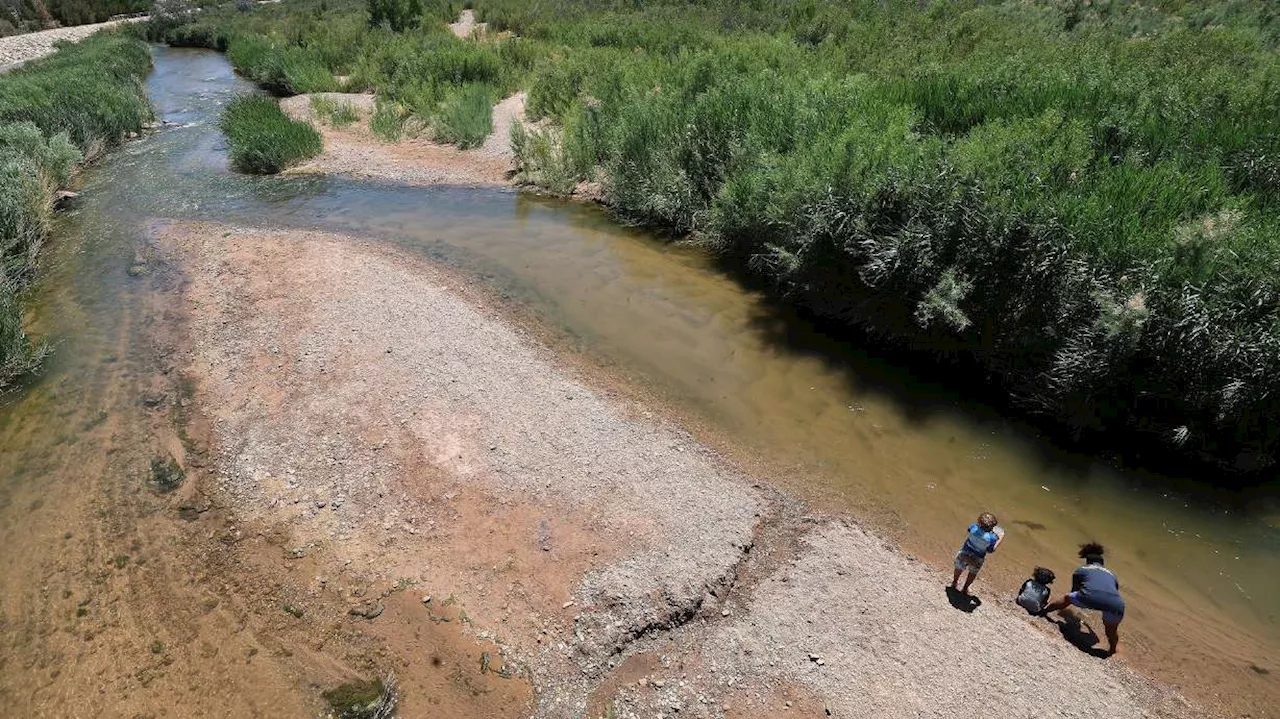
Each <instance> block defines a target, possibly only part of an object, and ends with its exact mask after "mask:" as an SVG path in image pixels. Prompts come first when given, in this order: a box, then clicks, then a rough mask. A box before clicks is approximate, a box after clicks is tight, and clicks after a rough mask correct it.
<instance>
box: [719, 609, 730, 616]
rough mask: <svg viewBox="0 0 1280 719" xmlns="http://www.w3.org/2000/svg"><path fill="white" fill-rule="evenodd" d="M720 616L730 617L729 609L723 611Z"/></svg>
mask: <svg viewBox="0 0 1280 719" xmlns="http://www.w3.org/2000/svg"><path fill="white" fill-rule="evenodd" d="M720 616H722V617H727V616H729V610H728V609H725V610H722V611H721V612H720Z"/></svg>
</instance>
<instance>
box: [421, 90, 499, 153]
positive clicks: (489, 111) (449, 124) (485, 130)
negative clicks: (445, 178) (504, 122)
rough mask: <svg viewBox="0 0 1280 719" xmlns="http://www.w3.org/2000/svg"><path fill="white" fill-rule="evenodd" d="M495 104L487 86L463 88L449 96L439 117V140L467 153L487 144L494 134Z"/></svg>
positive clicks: (437, 121) (441, 108) (437, 129)
mask: <svg viewBox="0 0 1280 719" xmlns="http://www.w3.org/2000/svg"><path fill="white" fill-rule="evenodd" d="M493 103H494V99H493V91H492V89H491V88H489V87H488V86H486V85H481V84H473V85H464V86H463V87H461V88H458V89H457V90H454V91H452V92H450V93H449V95H448V97H447V98H446V99H445V100H444V102H442V103H441V106H440V111H439V113H438V115H437V116H436V120H435V125H434V128H435V137H436V139H437V140H439V141H441V142H447V143H450V144H453V145H457V146H458V147H459V148H461V149H464V150H466V149H470V148H473V147H479V146H480V145H482V144H484V140H485V138H486V137H488V136H489V133H490V132H492V131H493Z"/></svg>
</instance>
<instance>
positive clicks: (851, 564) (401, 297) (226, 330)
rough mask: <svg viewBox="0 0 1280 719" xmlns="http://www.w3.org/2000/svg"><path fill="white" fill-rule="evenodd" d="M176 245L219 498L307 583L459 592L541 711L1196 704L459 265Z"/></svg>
mask: <svg viewBox="0 0 1280 719" xmlns="http://www.w3.org/2000/svg"><path fill="white" fill-rule="evenodd" d="M160 245H161V247H163V248H165V251H166V252H167V253H169V254H170V256H171V258H172V259H173V261H174V262H175V263H176V264H177V265H178V266H180V267H182V268H183V270H182V271H183V274H184V276H185V278H186V280H185V284H184V289H183V300H184V306H185V307H187V308H189V312H190V314H189V319H188V323H189V324H187V327H188V335H187V336H188V338H189V339H188V341H187V354H186V355H185V360H184V364H185V365H186V368H187V370H186V371H187V372H188V373H189V375H190V376H191V377H192V378H193V379H194V381H195V385H196V393H195V400H196V406H197V407H199V408H200V410H201V412H202V413H203V417H204V423H206V424H207V426H208V427H210V428H211V442H212V446H213V448H214V449H213V451H212V454H213V455H214V456H215V457H216V459H214V460H212V461H213V466H214V468H215V469H214V472H213V476H212V477H211V487H212V488H213V489H212V491H215V492H216V493H217V496H218V498H219V501H222V502H225V503H226V507H227V510H228V512H230V513H231V514H232V515H234V516H235V517H236V518H237V522H243V523H245V524H248V525H252V526H257V527H261V528H263V529H262V530H261V531H263V532H265V533H266V534H267V535H269V536H280V537H283V536H287V537H288V538H287V540H285V539H282V540H281V541H282V544H281V546H282V547H283V548H284V549H282V550H281V551H285V552H296V553H298V554H300V555H302V556H304V557H306V558H307V561H310V562H312V563H313V565H312V566H313V567H314V568H313V569H310V570H309V571H314V572H315V579H313V580H312V581H310V582H309V583H305V584H306V587H307V591H309V592H310V593H311V594H312V596H314V597H316V598H317V601H326V602H329V603H330V604H333V605H338V604H340V603H341V602H343V601H350V602H352V603H353V604H356V605H359V604H361V603H362V602H363V601H364V599H363V598H353V597H350V596H349V594H348V593H347V588H346V587H345V585H344V583H343V582H339V581H334V580H333V578H334V577H337V576H341V575H342V574H343V572H349V571H360V572H364V573H365V574H367V575H368V577H369V579H370V581H371V582H373V583H374V584H379V585H388V586H409V585H410V584H411V585H412V586H413V589H412V590H407V591H406V592H405V593H404V596H409V595H410V593H412V594H413V595H425V594H430V595H431V597H432V602H431V603H428V604H426V605H424V604H422V602H421V598H422V597H421V596H418V597H417V599H418V601H410V602H401V603H399V604H393V603H386V606H385V608H384V612H383V614H382V615H380V616H379V617H378V618H377V619H375V620H373V621H372V622H370V624H371V625H384V626H386V625H390V626H401V625H405V626H412V625H420V626H426V623H427V620H428V619H429V614H430V610H431V607H432V606H433V605H434V606H439V604H438V603H441V602H443V601H445V600H443V599H441V598H442V597H443V598H448V599H451V600H452V603H451V606H456V607H460V608H461V610H462V611H465V616H466V627H467V629H466V631H467V633H468V634H469V635H471V636H474V637H475V638H477V639H481V638H483V639H494V638H495V637H496V641H497V647H498V648H497V649H495V651H494V658H495V661H496V659H497V658H498V656H501V657H503V658H505V660H506V661H509V662H510V665H509V666H511V667H514V668H515V670H516V672H517V674H518V675H519V676H524V677H527V678H528V679H529V681H530V682H531V683H532V684H533V687H534V695H533V698H532V699H531V700H530V706H529V707H528V713H530V714H532V715H535V716H544V717H568V716H597V715H601V714H604V713H605V711H606V707H608V706H612V707H613V708H614V712H615V714H616V715H617V716H655V715H659V714H665V715H671V714H673V713H674V712H675V711H676V709H675V708H676V707H677V706H678V707H679V713H680V715H681V716H686V715H691V716H761V717H763V716H777V715H778V714H779V713H780V712H781V711H783V710H784V709H786V708H787V702H792V705H793V706H792V708H793V709H794V710H797V713H799V714H800V715H812V714H815V713H816V714H817V715H822V710H823V708H825V709H826V710H828V711H829V712H830V713H831V715H833V716H849V717H852V716H866V715H870V714H878V715H882V716H889V717H897V716H936V717H952V716H961V715H967V714H973V715H976V714H982V715H987V716H1026V715H1030V714H1036V715H1042V714H1048V715H1051V716H1081V717H1139V716H1187V715H1193V714H1194V715H1199V714H1201V712H1200V711H1199V710H1193V709H1192V708H1191V707H1189V706H1188V705H1187V704H1185V703H1184V702H1183V701H1182V700H1181V699H1179V698H1178V697H1176V696H1174V695H1173V694H1172V693H1170V692H1168V691H1165V690H1163V689H1160V688H1158V687H1155V686H1154V685H1152V684H1151V683H1150V682H1149V681H1147V680H1145V679H1144V678H1142V677H1140V676H1138V675H1136V674H1134V673H1132V672H1130V671H1129V670H1127V669H1126V668H1125V666H1124V664H1123V662H1122V661H1109V662H1108V661H1103V660H1099V659H1095V658H1093V657H1090V656H1088V655H1086V654H1084V653H1082V652H1080V651H1078V650H1076V649H1075V648H1073V647H1072V646H1070V645H1068V644H1066V643H1065V642H1063V641H1061V639H1060V638H1059V637H1057V636H1056V634H1053V633H1050V632H1049V631H1046V630H1045V628H1044V627H1043V626H1037V624H1036V621H1035V620H1031V619H1029V618H1027V617H1026V616H1025V615H1019V611H1020V610H1017V609H1016V608H1014V607H1013V606H1012V604H1011V603H1010V602H1009V601H1008V599H1007V598H997V597H987V601H986V603H985V604H984V605H983V606H982V607H981V608H980V609H979V610H978V611H976V612H974V613H962V612H959V611H957V610H956V609H955V608H954V607H953V606H952V605H951V604H950V603H949V601H948V598H947V595H946V594H945V593H944V592H943V591H942V584H943V580H944V578H943V577H942V576H940V575H939V574H938V573H937V572H935V571H931V570H929V569H928V568H926V567H923V566H921V565H920V564H919V563H917V562H914V561H912V560H910V559H908V558H907V557H906V556H904V555H902V554H901V553H899V552H897V551H896V550H895V549H893V548H892V547H891V546H889V545H887V544H885V543H884V542H883V541H881V540H880V539H879V538H877V537H876V536H874V535H873V534H870V533H868V532H866V531H864V530H862V529H860V528H859V527H857V526H856V525H855V524H853V523H851V522H850V521H849V520H847V519H844V518H840V517H824V516H817V515H810V514H808V513H807V510H806V508H805V507H804V506H803V505H801V504H800V503H799V502H797V501H795V500H793V499H790V498H788V497H787V496H785V495H784V494H782V493H780V492H778V491H776V490H773V489H771V488H769V487H768V486H767V485H765V484H763V483H761V482H760V481H758V480H756V479H754V478H752V477H750V476H748V475H746V474H745V473H743V472H742V471H740V470H739V469H738V468H736V467H734V466H731V465H730V464H728V463H727V462H725V461H724V460H723V459H721V458H719V457H717V456H716V455H715V454H714V453H712V452H711V451H710V450H708V449H707V448H705V447H703V446H701V445H699V444H698V443H697V442H696V441H694V440H693V439H692V437H690V436H689V435H688V434H687V433H685V432H683V431H682V430H681V429H680V428H679V427H677V426H673V425H671V424H669V423H667V422H664V421H663V420H662V419H660V418H655V417H654V416H652V415H651V414H649V413H648V412H649V409H648V408H646V407H644V406H635V405H633V404H630V403H627V402H624V401H622V400H619V399H617V398H615V397H613V396H611V393H610V392H609V391H608V388H607V386H601V385H600V383H599V382H595V381H589V380H587V379H586V378H583V377H580V376H578V375H577V374H576V373H575V372H574V371H573V369H572V367H570V366H569V365H566V364H565V363H564V362H563V361H562V360H561V359H560V358H558V357H557V356H556V355H555V354H554V353H552V352H551V351H550V350H548V349H547V348H546V347H545V346H543V345H542V344H541V343H540V342H539V341H538V340H537V339H536V336H535V335H533V334H530V333H527V332H524V331H522V330H521V329H520V325H519V323H513V322H512V321H511V320H510V318H509V317H508V316H507V315H506V313H505V311H504V310H503V309H502V308H497V307H495V306H493V305H492V304H491V302H490V301H489V300H488V299H487V298H486V297H484V296H483V295H482V294H480V293H478V292H477V291H475V290H473V289H470V288H469V287H468V286H467V284H466V282H465V281H464V280H463V279H461V278H459V277H457V276H454V275H453V274H451V273H449V272H447V271H445V270H442V269H441V268H438V267H435V266H432V265H430V264H427V263H424V262H422V261H420V260H418V259H415V258H413V257H410V256H406V255H404V254H401V253H399V252H394V251H390V250H387V249H384V248H379V247H372V246H369V245H363V244H361V243H359V242H358V241H356V240H353V239H350V238H342V237H335V236H329V235H321V234H314V233H287V232H270V231H260V230H252V229H243V228H227V227H221V226H216V225H199V224H179V225H170V226H167V227H165V228H163V229H162V230H161V232H160ZM295 576H296V575H295ZM357 608H358V606H357ZM418 615H422V616H418ZM303 621H304V622H306V621H307V619H306V618H305V617H304V618H303ZM315 621H324V619H323V617H322V616H320V617H317V618H316V619H315ZM818 659H821V662H819V661H817V660H818ZM420 661H421V658H420V657H415V656H410V655H402V654H400V653H398V652H397V650H396V649H395V648H394V647H389V649H388V654H387V655H386V656H385V663H386V664H387V665H388V666H389V667H396V666H400V667H410V666H413V665H414V664H415V663H418V662H420ZM1046 667H1053V671H1051V672H1050V671H1045V670H1044V669H1043V668H1046ZM1067 677H1069V681H1067V680H1064V678H1067ZM1081 686H1087V687H1089V691H1087V692H1080V691H1079V687H1081ZM405 695H406V702H412V701H413V700H412V699H411V698H410V697H411V696H412V695H413V690H412V689H411V688H408V687H407V688H406V692H405ZM408 715H414V714H413V713H412V712H410V713H408V714H406V716H408Z"/></svg>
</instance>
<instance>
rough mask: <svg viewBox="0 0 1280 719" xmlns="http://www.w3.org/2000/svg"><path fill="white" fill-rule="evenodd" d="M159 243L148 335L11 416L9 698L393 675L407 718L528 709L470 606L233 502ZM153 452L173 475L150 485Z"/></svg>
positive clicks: (53, 710)
mask: <svg viewBox="0 0 1280 719" xmlns="http://www.w3.org/2000/svg"><path fill="white" fill-rule="evenodd" d="M151 255H153V253H150V252H149V251H148V250H147V249H146V248H145V247H140V249H139V254H138V259H139V264H140V265H141V266H143V267H147V268H149V269H148V270H147V272H146V273H144V274H143V275H142V276H140V277H139V278H137V280H136V282H139V283H141V285H140V286H142V287H146V288H147V289H146V290H143V292H144V296H145V297H146V300H145V307H144V311H143V312H142V316H140V317H139V318H138V323H139V325H141V326H140V328H139V332H138V333H137V334H135V333H132V332H126V333H124V334H122V335H120V338H119V342H118V344H116V345H113V346H111V347H108V348H105V350H106V351H105V352H104V353H103V359H102V365H101V367H102V369H101V370H92V371H91V372H90V374H91V375H92V376H91V377H89V378H81V379H78V380H77V381H76V382H71V383H60V384H58V385H57V386H53V387H49V388H45V389H41V390H40V391H39V392H38V393H36V394H35V395H33V396H32V397H31V398H30V399H29V401H25V402H24V403H23V405H22V407H24V408H25V410H24V412H22V413H16V411H15V409H14V408H12V407H10V408H7V410H8V411H7V412H6V414H5V422H4V423H3V424H0V438H2V439H3V442H2V443H0V444H2V445H3V447H4V452H3V453H0V468H2V469H3V470H4V475H5V481H4V482H3V483H0V543H3V545H4V547H5V551H4V552H0V705H3V707H4V710H3V711H2V712H0V714H3V715H4V716H24V717H59V718H60V717H71V716H102V717H132V718H134V719H139V718H144V717H159V716H183V717H199V716H207V717H226V716H234V717H300V716H323V715H324V713H325V712H324V709H325V704H324V701H323V699H322V697H321V694H322V692H323V691H324V690H326V689H329V688H332V687H335V686H337V685H339V684H341V683H343V682H347V681H350V680H353V679H357V678H369V677H376V676H385V675H388V674H394V675H395V676H396V677H397V678H398V680H399V685H400V687H401V691H402V695H403V700H402V702H401V709H402V711H401V713H400V716H424V715H426V714H427V713H428V706H429V707H430V711H433V712H439V714H440V715H443V716H498V717H510V718H512V719H514V718H516V717H522V716H526V715H527V707H528V705H529V703H530V701H531V699H530V697H531V694H532V692H531V688H530V686H529V684H528V683H527V682H526V681H524V680H522V679H521V678H519V677H513V678H505V677H504V675H503V674H500V673H499V672H503V670H504V669H506V667H505V665H504V663H503V659H502V657H501V654H500V651H501V650H500V649H499V647H498V646H497V645H496V644H494V643H493V642H492V641H485V640H483V639H481V638H479V637H477V636H475V633H474V632H472V631H470V630H469V629H468V628H467V625H466V624H465V623H464V622H462V621H461V616H460V612H461V610H462V608H461V607H460V606H454V605H452V604H451V603H449V602H448V601H447V597H443V596H442V598H441V599H440V600H439V603H438V604H436V605H434V606H433V605H427V604H423V603H422V601H421V598H422V597H421V595H420V594H419V593H418V587H416V586H414V584H415V582H414V580H412V579H410V578H404V577H397V578H396V579H397V581H384V580H381V579H378V578H377V577H378V576H381V575H382V574H383V568H382V567H381V565H379V564H374V565H373V566H372V568H373V569H374V570H375V571H372V572H371V571H370V569H371V567H370V566H367V565H362V564H356V563H342V562H334V561H331V559H330V558H329V555H328V554H327V553H326V552H325V551H324V550H323V549H320V548H308V549H306V550H303V551H298V548H297V546H296V545H295V544H293V543H292V542H291V541H290V540H291V533H290V532H289V531H288V528H287V527H283V528H282V527H279V526H277V525H276V523H274V522H255V521H253V520H252V518H251V517H249V516H248V515H247V514H239V513H238V512H235V511H233V510H231V508H230V505H229V504H228V502H227V500H226V498H225V497H224V494H223V490H222V488H221V485H220V484H219V483H218V481H217V479H218V477H217V474H216V473H215V472H214V471H213V469H214V468H215V467H216V464H215V462H214V456H215V454H216V453H215V452H214V451H213V450H212V448H211V446H210V445H209V444H208V441H207V440H208V438H209V437H210V436H211V434H212V433H211V430H210V429H209V428H208V427H206V426H205V425H204V424H203V422H202V419H201V416H200V415H197V414H193V413H192V412H191V411H190V410H191V409H192V408H193V405H192V401H193V398H192V396H191V391H190V386H189V385H188V384H187V383H186V382H185V381H184V379H183V377H182V375H181V373H180V371H179V366H178V360H179V359H180V358H181V357H183V356H185V355H182V354H180V353H179V348H181V347H183V346H185V344H186V338H185V334H186V324H185V313H184V312H183V308H182V306H181V303H180V297H181V294H180V284H179V283H178V282H176V281H174V280H175V279H177V278H175V276H174V274H173V273H172V271H166V269H165V264H164V263H163V262H161V261H159V260H158V258H156V257H154V256H151ZM139 335H141V336H144V337H147V338H149V339H148V340H147V341H145V342H142V343H140V344H141V345H142V346H139V343H136V342H134V341H131V339H130V338H133V337H137V336H139ZM140 357H145V358H147V359H145V360H140V359H137V358H140ZM117 368H119V369H117ZM102 377H108V378H110V379H109V380H107V381H102V380H101V378H102ZM61 393H71V395H72V396H71V397H70V398H66V399H57V400H55V398H54V395H58V394H61ZM68 407H69V408H70V410H69V411H68V409H67V408H68ZM50 412H56V413H57V414H56V416H46V415H47V414H48V413H50ZM59 427H62V428H65V431H66V432H67V433H65V434H64V433H63V432H61V431H59V429H58V428H59ZM157 458H163V459H165V460H167V459H170V458H171V459H172V460H173V461H175V462H177V463H178V464H179V465H180V466H182V467H183V468H184V470H185V475H186V478H185V481H184V482H183V483H182V484H181V486H180V487H178V488H177V489H176V490H174V491H172V492H160V491H156V489H155V488H154V487H153V486H151V483H150V478H151V468H150V467H151V462H152V461H153V460H155V459H157ZM369 605H372V606H375V607H382V613H381V615H379V616H377V617H376V618H375V619H372V620H370V619H367V618H365V617H364V616H357V615H353V614H351V611H352V609H356V610H359V611H365V609H366V607H367V606H369ZM486 653H487V654H488V655H489V656H490V662H489V669H490V670H491V671H488V672H481V671H480V667H481V663H482V662H483V661H484V656H485V654H486ZM410 658H412V661H409V659H410ZM504 673H505V672H504Z"/></svg>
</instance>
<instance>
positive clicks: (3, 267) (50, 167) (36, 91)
mask: <svg viewBox="0 0 1280 719" xmlns="http://www.w3.org/2000/svg"><path fill="white" fill-rule="evenodd" d="M150 67H151V56H150V54H149V53H148V52H147V47H146V45H145V44H143V43H142V42H139V41H137V40H134V39H131V38H128V37H125V36H122V35H98V36H95V37H92V38H89V39H87V40H85V41H83V42H81V43H80V44H78V45H66V46H63V47H62V48H60V49H59V50H58V51H57V52H55V53H54V54H52V55H49V56H47V57H45V58H43V59H40V60H37V61H34V62H30V63H27V64H26V65H23V66H22V67H20V68H18V69H16V70H14V71H12V72H9V73H5V74H0V387H3V386H4V385H6V384H7V383H8V382H10V381H12V379H13V378H14V377H16V376H17V375H20V374H22V373H24V372H27V371H29V370H31V369H33V368H34V367H35V366H36V365H37V364H38V363H39V360H40V358H41V356H42V355H43V353H44V349H43V347H41V346H38V345H33V344H32V343H31V342H30V341H29V339H28V338H27V335H26V333H25V331H24V329H23V323H22V306H21V303H20V301H19V296H20V294H21V292H22V290H23V289H24V287H25V286H26V284H27V282H28V281H29V279H30V276H31V273H32V270H33V269H34V267H35V261H36V257H37V254H38V252H39V249H40V245H41V242H42V241H43V240H44V238H45V236H46V234H47V233H48V229H49V220H50V215H51V213H52V209H53V199H54V194H55V192H56V191H57V190H58V189H59V188H61V187H64V186H66V184H67V181H68V179H69V178H70V176H71V173H72V172H73V170H74V169H75V167H76V166H77V165H78V164H79V163H80V162H82V161H84V160H85V159H92V158H93V157H95V156H96V155H98V154H99V153H101V152H102V151H103V150H104V149H106V148H108V147H110V146H111V145H113V144H116V143H118V142H119V141H120V140H121V138H123V137H124V136H125V134H126V133H128V132H136V131H139V130H141V129H142V126H143V124H145V123H146V122H148V121H149V120H150V119H151V117H152V115H151V108H150V106H149V105H148V104H147V100H146V97H145V96H144V95H143V92H142V85H141V80H142V78H143V76H144V75H145V74H146V73H147V71H148V70H149V69H150Z"/></svg>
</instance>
